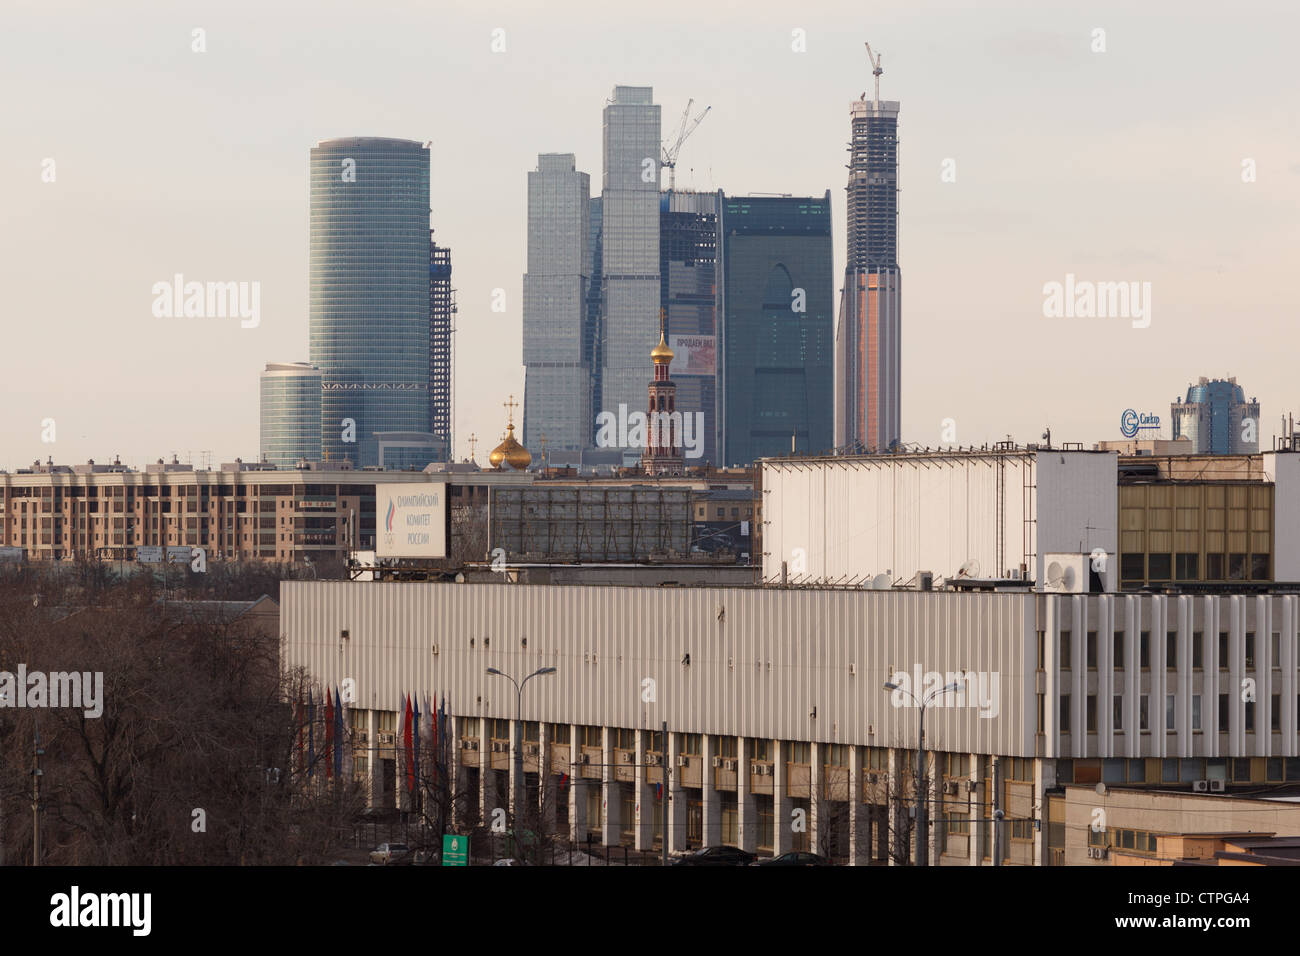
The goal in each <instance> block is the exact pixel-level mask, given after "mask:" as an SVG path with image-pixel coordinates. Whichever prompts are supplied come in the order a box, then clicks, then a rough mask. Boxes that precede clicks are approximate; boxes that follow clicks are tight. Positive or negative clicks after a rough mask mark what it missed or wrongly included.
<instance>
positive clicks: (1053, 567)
mask: <svg viewBox="0 0 1300 956" xmlns="http://www.w3.org/2000/svg"><path fill="white" fill-rule="evenodd" d="M1064 581H1065V570H1064V569H1063V568H1062V567H1061V563H1060V562H1059V561H1053V562H1052V563H1051V564H1049V565H1048V566H1047V586H1048V587H1050V588H1051V589H1052V590H1053V591H1059V590H1061V584H1062V583H1063V582H1064Z"/></svg>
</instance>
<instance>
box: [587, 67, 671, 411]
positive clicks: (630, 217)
mask: <svg viewBox="0 0 1300 956" xmlns="http://www.w3.org/2000/svg"><path fill="white" fill-rule="evenodd" d="M652 100H653V91H652V90H651V88H650V87H648V86H616V87H614V95H613V96H612V97H611V98H610V100H609V101H608V102H607V103H606V105H605V112H604V135H603V145H604V150H603V151H604V180H603V189H602V193H601V199H602V203H601V206H602V210H601V211H602V219H603V221H602V226H601V269H602V277H601V279H602V289H601V300H602V301H601V316H600V323H601V324H600V336H599V339H600V350H601V364H602V369H601V381H600V408H598V409H595V411H596V412H597V413H599V412H600V411H609V412H611V413H613V414H614V415H618V414H619V406H620V405H623V406H625V407H626V409H627V411H628V412H631V411H633V410H636V409H639V408H640V407H641V405H642V404H643V403H644V401H645V357H646V355H647V353H649V352H650V350H651V349H653V348H654V345H655V343H656V342H657V341H658V340H659V329H658V325H657V321H656V320H657V316H658V315H659V295H660V289H659V163H660V142H659V137H660V132H659V131H660V113H659V107H658V106H656V105H655V104H654V103H653V102H652ZM593 425H594V422H593Z"/></svg>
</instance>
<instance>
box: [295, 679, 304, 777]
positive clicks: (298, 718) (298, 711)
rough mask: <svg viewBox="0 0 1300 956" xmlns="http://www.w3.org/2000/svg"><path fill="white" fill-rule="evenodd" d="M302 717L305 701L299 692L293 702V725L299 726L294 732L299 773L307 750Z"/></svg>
mask: <svg viewBox="0 0 1300 956" xmlns="http://www.w3.org/2000/svg"><path fill="white" fill-rule="evenodd" d="M302 718H303V703H302V695H301V694H299V695H298V698H297V700H295V701H294V702H293V725H294V727H295V728H297V729H296V731H295V733H294V750H295V751H296V752H297V756H298V772H299V773H302V765H303V759H304V757H305V756H306V750H305V748H304V747H303V740H302Z"/></svg>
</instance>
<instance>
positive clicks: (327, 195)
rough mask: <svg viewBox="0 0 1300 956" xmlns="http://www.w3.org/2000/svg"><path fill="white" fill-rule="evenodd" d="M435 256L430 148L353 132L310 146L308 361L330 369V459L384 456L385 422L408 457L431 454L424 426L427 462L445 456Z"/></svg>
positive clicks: (324, 409) (325, 407)
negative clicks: (421, 444) (437, 399)
mask: <svg viewBox="0 0 1300 956" xmlns="http://www.w3.org/2000/svg"><path fill="white" fill-rule="evenodd" d="M432 258H433V257H432V252H431V240H430V233H429V151H428V149H427V148H426V147H425V146H422V145H421V144H420V143H418V142H415V141H413V140H405V139H385V138H377V137H349V138H344V139H331V140H325V141H322V142H320V143H317V144H316V146H315V147H313V149H312V151H311V253H310V317H311V361H312V364H314V365H316V366H317V367H318V368H320V370H321V373H322V376H323V382H322V386H321V387H322V397H321V426H320V428H321V449H322V455H323V456H324V457H327V458H328V459H330V460H338V459H343V458H347V459H350V460H351V461H352V462H353V463H354V464H357V465H376V464H382V462H380V461H379V447H380V446H379V441H378V439H377V438H376V433H378V432H394V433H402V435H403V436H404V438H403V463H412V462H414V460H415V458H419V457H423V456H424V455H425V454H426V452H425V451H423V450H421V449H420V448H413V447H412V441H415V440H416V439H414V438H412V436H413V435H414V436H416V437H417V438H418V436H421V435H422V436H425V437H424V438H419V439H418V441H425V442H426V445H427V457H428V459H429V460H433V459H435V458H437V457H441V456H442V455H443V454H445V450H441V451H440V449H439V448H438V447H437V445H438V440H437V436H435V435H434V434H432V431H431V424H432V423H431V421H430V380H431V378H433V375H432V374H431V368H430V362H431V357H432V355H433V354H434V351H433V349H432V346H431V335H430V326H431V304H432V297H431V277H430V267H431V263H432ZM417 444H418V442H417ZM413 455H414V456H415V458H413V457H412V456H413Z"/></svg>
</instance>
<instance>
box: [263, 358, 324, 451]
mask: <svg viewBox="0 0 1300 956" xmlns="http://www.w3.org/2000/svg"><path fill="white" fill-rule="evenodd" d="M321 382H322V376H321V371H320V369H318V368H316V366H314V365H312V364H311V363H309V362H268V363H267V365H266V370H265V371H264V372H262V375H261V378H260V381H259V392H260V397H261V448H262V461H264V462H267V463H269V464H272V465H275V466H276V467H278V468H293V467H294V466H295V465H297V464H298V462H299V461H319V460H320V451H321V444H320V401H321Z"/></svg>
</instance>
